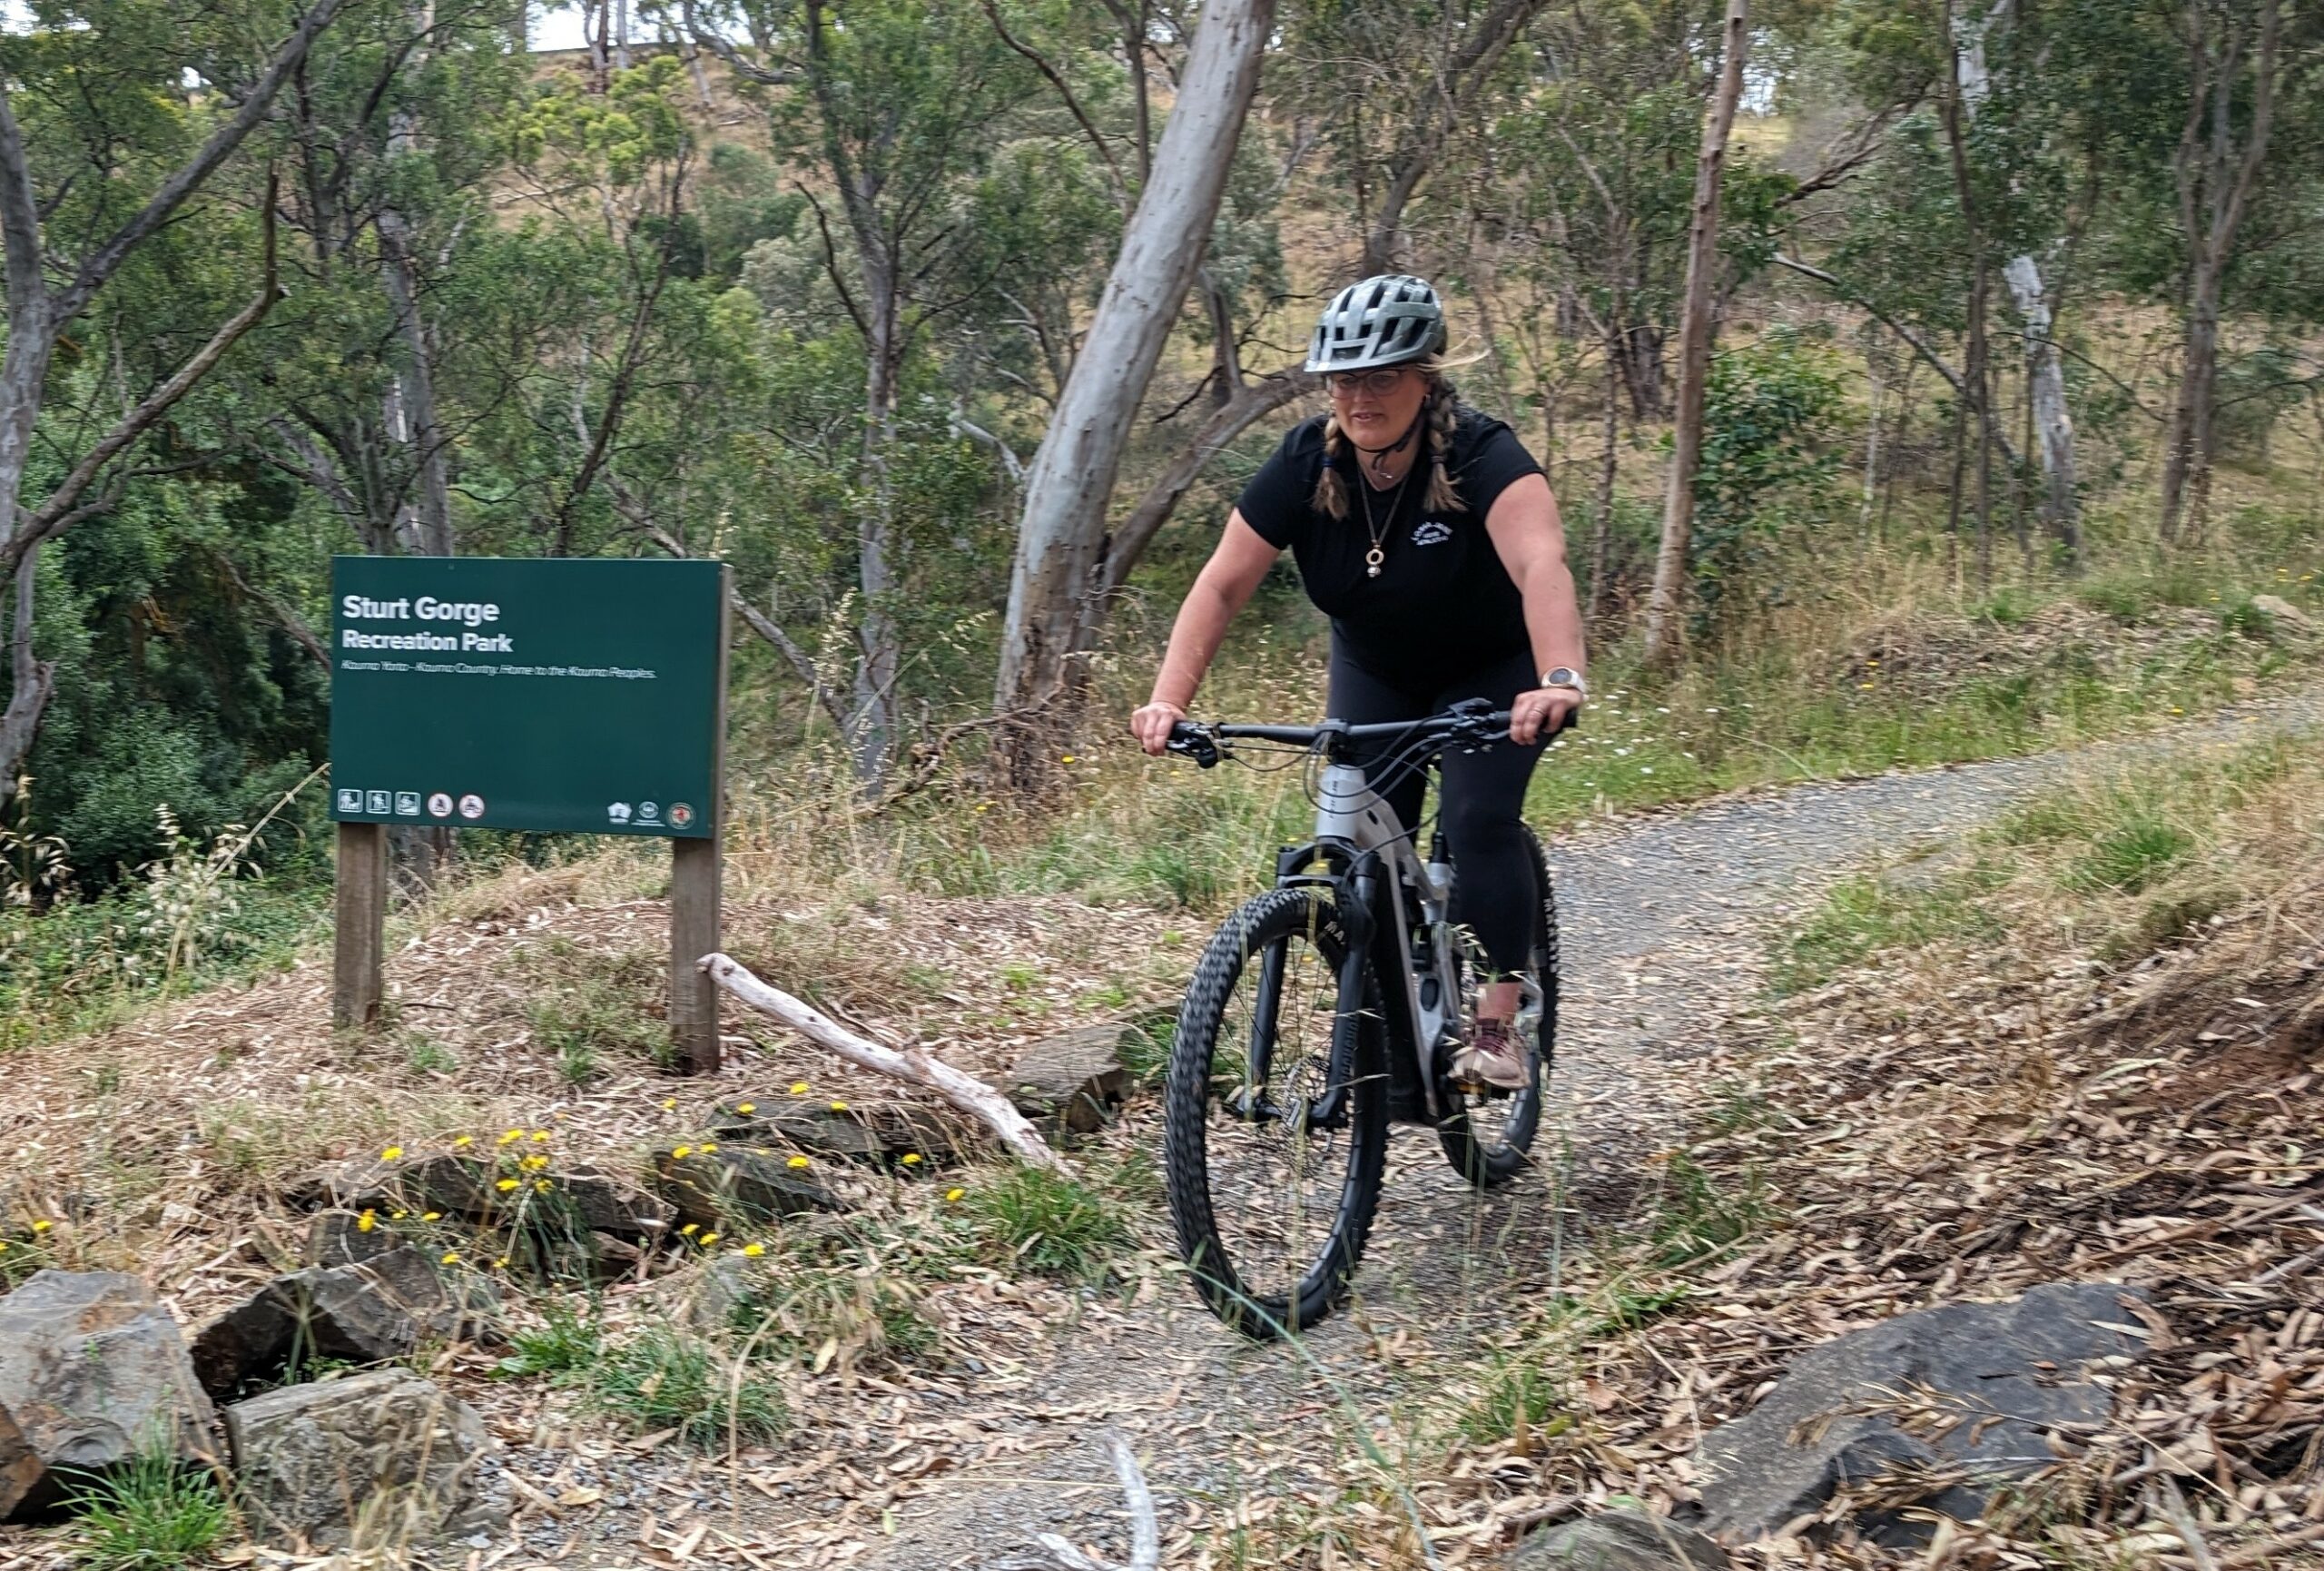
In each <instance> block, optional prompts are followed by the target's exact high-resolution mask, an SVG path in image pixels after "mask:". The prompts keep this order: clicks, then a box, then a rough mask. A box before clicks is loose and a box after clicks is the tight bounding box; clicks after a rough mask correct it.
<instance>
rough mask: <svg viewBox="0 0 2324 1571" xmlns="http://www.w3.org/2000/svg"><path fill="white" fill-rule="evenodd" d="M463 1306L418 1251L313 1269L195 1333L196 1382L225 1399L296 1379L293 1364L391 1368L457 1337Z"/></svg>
mask: <svg viewBox="0 0 2324 1571" xmlns="http://www.w3.org/2000/svg"><path fill="white" fill-rule="evenodd" d="M462 1308H463V1306H462V1305H460V1304H458V1303H456V1302H455V1300H454V1297H453V1295H452V1293H451V1292H450V1291H449V1290H448V1289H447V1287H446V1286H445V1283H444V1281H443V1280H442V1279H441V1278H440V1277H438V1275H437V1272H436V1269H435V1267H434V1266H432V1265H431V1264H429V1263H428V1258H427V1257H426V1256H425V1255H423V1254H421V1253H420V1252H419V1250H416V1249H410V1248H405V1249H399V1250H390V1251H389V1252H388V1253H386V1254H383V1255H380V1256H378V1257H377V1258H375V1259H372V1260H365V1261H363V1262H361V1263H360V1264H356V1265H345V1266H313V1267H310V1268H308V1269H307V1270H301V1271H292V1272H291V1273H290V1274H289V1275H287V1276H281V1277H277V1278H276V1279H275V1280H272V1281H271V1282H269V1283H267V1284H266V1286H264V1287H262V1288H261V1289H259V1290H258V1291H257V1292H255V1293H253V1294H251V1296H250V1297H249V1298H248V1299H244V1300H243V1301H242V1302H241V1303H240V1304H237V1305H235V1306H234V1307H233V1308H232V1309H228V1310H226V1311H225V1312H224V1313H223V1314H222V1315H220V1316H218V1318H217V1319H213V1320H212V1321H211V1322H210V1323H209V1324H208V1325H206V1326H204V1327H202V1329H201V1330H199V1331H197V1332H196V1333H195V1334H194V1339H193V1368H194V1374H195V1376H196V1378H198V1379H200V1381H201V1382H202V1389H203V1390H205V1391H207V1392H209V1393H210V1395H211V1396H212V1397H215V1398H226V1397H229V1396H231V1395H233V1394H234V1393H235V1392H237V1391H240V1390H241V1389H242V1388H244V1387H245V1386H248V1385H250V1384H251V1383H252V1382H257V1381H268V1380H275V1379H280V1378H282V1377H283V1376H285V1375H286V1374H291V1375H295V1374H296V1373H297V1371H296V1370H295V1369H293V1368H291V1366H292V1365H293V1364H294V1363H303V1362H310V1361H311V1360H314V1359H335V1360H340V1361H343V1362H348V1363H356V1364H379V1363H385V1362H386V1361H388V1360H389V1359H399V1358H402V1357H403V1356H404V1355H405V1354H407V1353H409V1352H410V1351H411V1350H412V1349H413V1348H414V1347H416V1346H418V1345H419V1339H420V1338H421V1337H423V1336H450V1335H453V1334H455V1333H457V1332H458V1330H459V1329H461V1321H462V1313H461V1310H462Z"/></svg>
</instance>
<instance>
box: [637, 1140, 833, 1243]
mask: <svg viewBox="0 0 2324 1571" xmlns="http://www.w3.org/2000/svg"><path fill="white" fill-rule="evenodd" d="M654 1188H655V1193H657V1194H659V1195H660V1196H661V1197H662V1198H663V1199H664V1200H667V1201H669V1202H670V1204H671V1205H672V1206H673V1207H674V1208H675V1210H676V1211H677V1213H678V1216H679V1217H680V1219H682V1220H685V1221H689V1222H694V1223H695V1224H697V1225H699V1226H702V1227H705V1228H719V1227H724V1226H726V1225H728V1223H729V1222H730V1221H745V1222H747V1221H763V1220H769V1219H771V1218H774V1217H787V1216H797V1215H800V1214H802V1213H803V1212H806V1211H819V1210H838V1209H839V1201H838V1200H836V1199H835V1198H834V1197H833V1196H832V1192H831V1191H829V1190H827V1189H825V1188H824V1187H823V1186H822V1183H821V1182H819V1181H817V1180H816V1179H814V1178H813V1177H812V1175H811V1174H810V1173H809V1172H807V1171H797V1170H793V1168H792V1167H791V1165H790V1162H789V1161H788V1159H786V1158H783V1157H778V1156H770V1155H768V1154H766V1153H764V1152H763V1151H736V1150H733V1149H731V1148H728V1147H726V1146H720V1147H719V1148H718V1149H717V1150H716V1151H712V1152H710V1153H709V1154H707V1155H704V1153H702V1152H700V1151H694V1152H692V1153H690V1154H689V1155H686V1156H684V1157H674V1156H671V1155H670V1154H669V1153H667V1152H666V1151H665V1152H664V1153H663V1154H662V1155H661V1156H659V1157H657V1158H656V1159H655V1172H654Z"/></svg>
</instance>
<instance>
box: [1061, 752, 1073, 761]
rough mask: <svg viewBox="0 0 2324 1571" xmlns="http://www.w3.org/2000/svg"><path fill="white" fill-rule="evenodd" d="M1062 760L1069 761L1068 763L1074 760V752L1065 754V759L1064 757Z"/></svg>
mask: <svg viewBox="0 0 2324 1571" xmlns="http://www.w3.org/2000/svg"><path fill="white" fill-rule="evenodd" d="M1062 761H1063V762H1065V763H1068V764H1070V763H1072V762H1073V755H1072V754H1070V753H1068V754H1067V755H1066V756H1065V757H1064V759H1063V760H1062Z"/></svg>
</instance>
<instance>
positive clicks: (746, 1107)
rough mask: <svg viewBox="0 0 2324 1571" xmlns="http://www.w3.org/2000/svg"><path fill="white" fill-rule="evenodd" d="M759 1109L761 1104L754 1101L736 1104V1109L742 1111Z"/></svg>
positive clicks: (756, 1110) (751, 1111)
mask: <svg viewBox="0 0 2324 1571" xmlns="http://www.w3.org/2000/svg"><path fill="white" fill-rule="evenodd" d="M758 1110H759V1104H758V1103H756V1102H737V1103H735V1104H734V1111H735V1112H740V1113H753V1112H758Z"/></svg>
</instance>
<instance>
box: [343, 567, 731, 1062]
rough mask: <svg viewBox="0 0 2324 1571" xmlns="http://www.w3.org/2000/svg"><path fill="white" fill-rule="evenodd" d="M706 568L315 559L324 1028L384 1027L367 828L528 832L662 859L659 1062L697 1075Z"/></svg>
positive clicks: (712, 800) (706, 983) (710, 682)
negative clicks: (664, 987)
mask: <svg viewBox="0 0 2324 1571" xmlns="http://www.w3.org/2000/svg"><path fill="white" fill-rule="evenodd" d="M727 603H728V588H727V576H726V568H725V567H724V564H722V563H718V562H702V561H644V562H633V561H606V560H597V559H591V560H574V559H571V558H556V559H551V560H536V559H527V560H514V559H509V558H491V557H339V558H334V559H333V560H332V562H331V624H330V646H331V703H330V775H331V816H332V817H333V818H334V819H336V820H338V828H337V830H336V837H337V845H338V881H337V882H338V890H337V899H336V912H337V914H336V916H335V918H334V925H335V935H334V940H333V955H332V963H331V974H332V984H331V1017H332V1019H333V1021H334V1022H335V1023H337V1024H339V1025H340V1026H344V1027H348V1028H350V1029H354V1030H370V1029H374V1028H376V1027H378V1026H379V1024H380V1023H381V1022H382V1021H383V1020H384V1019H386V1018H388V1015H387V1012H386V1007H385V1006H386V1001H387V986H386V982H387V977H386V948H385V945H386V934H387V912H388V903H389V879H388V830H389V826H391V825H408V826H411V827H419V826H423V825H424V826H428V827H435V828H449V829H534V830H549V831H566V832H580V833H585V834H596V835H650V836H656V837H660V838H663V839H666V840H668V841H669V843H670V1003H669V1013H668V1016H667V1019H668V1023H669V1030H670V1045H671V1049H672V1051H673V1052H674V1054H675V1057H676V1060H677V1062H680V1063H682V1064H684V1066H685V1067H686V1068H687V1069H688V1070H689V1071H691V1072H694V1073H697V1074H701V1073H713V1072H716V1070H717V1068H718V1062H719V1041H718V996H717V990H716V989H715V987H714V986H713V985H712V983H711V981H710V979H709V978H708V977H707V976H705V975H704V974H703V971H702V966H701V961H702V958H703V957H704V955H707V954H710V953H714V952H715V951H716V950H717V949H718V948H719V947H720V937H719V931H720V922H719V882H720V877H721V861H722V855H723V853H722V851H721V848H720V845H719V828H720V823H719V820H720V818H721V816H722V803H721V792H722V786H721V776H722V774H723V772H724V738H725V734H726V630H727V623H726V607H727Z"/></svg>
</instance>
